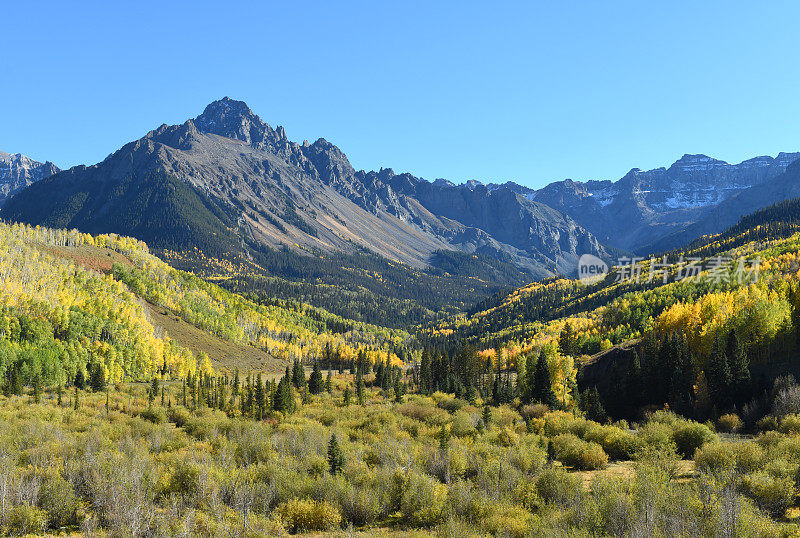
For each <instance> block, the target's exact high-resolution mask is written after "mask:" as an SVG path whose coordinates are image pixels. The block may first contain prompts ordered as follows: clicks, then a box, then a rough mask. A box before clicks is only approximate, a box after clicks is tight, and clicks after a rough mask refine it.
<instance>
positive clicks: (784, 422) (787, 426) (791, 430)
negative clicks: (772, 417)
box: [780, 415, 800, 435]
mask: <svg viewBox="0 0 800 538" xmlns="http://www.w3.org/2000/svg"><path fill="white" fill-rule="evenodd" d="M780 431H781V432H782V433H786V434H789V435H798V434H800V415H786V416H785V417H783V419H781V426H780Z"/></svg>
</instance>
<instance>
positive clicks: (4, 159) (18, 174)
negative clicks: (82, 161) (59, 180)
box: [0, 151, 61, 205]
mask: <svg viewBox="0 0 800 538" xmlns="http://www.w3.org/2000/svg"><path fill="white" fill-rule="evenodd" d="M60 171H61V169H60V168H58V167H57V166H56V165H54V164H53V163H51V162H49V161H48V162H45V163H40V162H37V161H34V160H33V159H30V158H28V157H26V156H25V155H22V154H21V153H14V154H9V153H4V152H2V151H0V205H2V204H3V202H5V201H6V199H8V197H9V196H12V195H14V194H16V193H17V192H19V191H21V190H22V189H24V188H25V187H27V186H29V185H32V184H33V183H35V182H37V181H39V180H41V179H44V178H46V177H48V176H51V175H53V174H55V173H57V172H60Z"/></svg>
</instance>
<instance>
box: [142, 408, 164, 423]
mask: <svg viewBox="0 0 800 538" xmlns="http://www.w3.org/2000/svg"><path fill="white" fill-rule="evenodd" d="M139 416H140V417H142V418H143V419H145V420H146V421H148V422H152V423H153V424H163V423H165V422H166V421H167V414H166V413H165V412H164V410H163V409H161V408H157V407H152V408H150V409H144V410H143V411H141V412H140V413H139Z"/></svg>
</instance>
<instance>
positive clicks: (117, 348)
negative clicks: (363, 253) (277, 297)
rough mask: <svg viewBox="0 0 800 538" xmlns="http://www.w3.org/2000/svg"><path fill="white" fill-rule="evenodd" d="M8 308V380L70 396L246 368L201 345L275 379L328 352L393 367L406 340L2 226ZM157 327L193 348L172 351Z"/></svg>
mask: <svg viewBox="0 0 800 538" xmlns="http://www.w3.org/2000/svg"><path fill="white" fill-rule="evenodd" d="M0 297H2V306H1V307H0V372H1V373H2V374H3V375H4V377H5V378H6V379H7V378H9V377H11V378H19V379H20V380H21V381H22V382H23V383H25V384H31V383H33V382H34V381H35V380H36V381H38V382H41V383H43V384H47V385H51V386H52V385H67V384H69V383H71V382H72V380H74V379H75V376H76V375H78V372H81V374H82V375H85V376H88V375H90V373H91V370H92V369H95V368H98V369H101V370H102V371H103V372H104V374H105V377H106V378H107V379H108V380H109V381H111V382H117V381H121V380H136V379H149V378H150V377H152V376H153V374H154V373H155V372H157V371H158V372H159V373H161V374H162V375H167V376H169V377H172V378H183V377H185V376H186V375H187V374H194V373H196V372H198V371H205V372H211V371H212V370H214V369H219V368H222V369H226V368H227V369H231V370H232V369H233V367H234V366H238V365H236V364H233V365H232V364H227V365H226V364H224V363H222V362H220V360H219V357H214V356H213V355H212V358H213V359H215V360H213V361H212V360H211V359H212V358H209V356H208V354H207V351H208V350H207V349H206V347H205V345H204V342H205V343H208V342H212V343H214V344H215V346H216V347H213V346H212V348H211V349H217V348H223V347H226V346H227V347H226V349H227V351H228V352H229V355H230V356H234V355H237V354H242V355H247V354H248V353H249V354H251V355H258V354H261V355H263V358H264V360H263V361H262V362H261V363H260V366H261V367H262V369H267V370H269V369H272V370H273V371H279V370H282V369H283V367H284V366H285V365H286V364H287V363H288V362H290V361H292V360H294V359H309V358H310V359H313V358H315V357H321V355H322V353H323V351H324V350H325V349H328V350H329V352H330V353H335V354H337V355H338V356H339V357H340V358H342V359H344V360H348V359H351V358H354V357H356V356H357V355H358V353H359V351H362V352H363V353H364V355H365V356H367V357H369V358H370V359H371V360H380V361H387V360H388V361H389V362H393V363H396V362H398V361H399V359H398V357H397V353H401V354H402V353H403V351H402V350H405V346H406V344H407V341H408V339H409V335H408V334H407V333H403V332H401V331H390V330H385V329H382V328H379V327H375V326H371V325H367V324H363V323H355V322H349V321H348V320H344V319H342V318H339V317H337V316H334V315H331V314H328V313H327V312H324V311H322V310H319V309H315V308H311V307H307V306H302V305H301V306H291V307H289V306H287V307H282V306H280V305H273V306H263V305H256V304H254V303H252V302H249V301H247V300H245V299H243V298H241V297H240V296H238V295H235V294H233V293H230V292H227V291H225V290H222V289H220V288H218V287H217V286H215V285H212V284H208V283H206V282H204V281H202V280H199V279H197V278H196V277H194V276H192V275H190V274H187V273H183V272H180V271H177V270H175V269H172V268H171V267H169V266H168V265H167V264H165V263H164V262H162V261H160V260H159V259H158V258H156V257H155V256H153V255H151V254H150V253H149V251H148V249H147V246H146V245H145V244H144V243H142V242H141V241H137V240H135V239H131V238H126V237H120V236H116V235H98V236H92V235H88V234H82V233H79V232H77V231H65V230H54V229H49V228H41V227H35V228H34V227H30V226H25V225H19V224H13V225H7V224H2V225H0ZM159 317H164V318H169V319H170V320H171V321H172V325H171V326H170V327H173V326H176V325H180V324H182V325H183V326H185V327H186V328H187V329H186V330H187V332H188V333H189V334H190V335H191V338H183V339H181V341H180V342H178V341H176V340H175V339H172V338H171V336H170V334H169V332H170V330H169V329H168V330H166V331H165V323H164V322H163V320H159V319H158V318H159ZM192 331H193V332H192ZM248 350H250V351H248ZM255 366H259V363H256V365H255Z"/></svg>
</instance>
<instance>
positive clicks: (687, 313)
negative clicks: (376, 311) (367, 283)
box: [419, 201, 800, 420]
mask: <svg viewBox="0 0 800 538" xmlns="http://www.w3.org/2000/svg"><path fill="white" fill-rule="evenodd" d="M797 213H798V203H797V201H792V202H786V203H783V204H779V205H777V206H774V207H771V208H767V209H765V210H763V211H761V212H759V213H756V214H754V215H752V216H749V217H747V218H745V219H743V220H742V222H741V223H739V224H738V225H737V226H735V227H733V228H731V229H730V230H728V231H726V232H725V233H723V234H719V235H716V236H710V237H706V238H703V239H702V240H698V241H697V242H695V243H694V244H692V245H690V246H689V247H687V248H686V249H684V250H682V251H677V252H671V253H669V254H667V255H666V261H665V259H664V257H662V258H660V259H655V260H654V259H650V260H639V261H638V263H637V264H635V265H630V264H628V265H623V266H618V267H616V268H614V270H613V271H612V272H611V273H609V274H608V275H607V276H606V277H605V278H604V279H603V280H602V281H601V282H598V283H595V284H592V285H584V284H582V283H579V282H577V281H573V280H568V279H552V280H549V281H544V282H541V283H536V284H531V285H529V286H526V287H524V288H521V289H519V290H516V291H515V292H513V293H511V294H508V295H505V296H501V297H497V298H496V299H494V300H493V301H489V302H486V303H484V304H483V305H482V306H481V307H479V308H481V309H480V310H479V311H477V312H474V313H472V314H470V315H467V316H462V317H459V318H456V319H452V320H447V321H443V322H438V323H433V324H430V325H428V326H427V327H425V328H423V329H422V331H421V333H420V336H419V338H420V339H421V340H422V341H423V342H424V343H426V344H427V345H429V346H433V347H438V348H439V349H443V350H447V351H448V352H449V354H450V355H455V354H456V353H457V351H456V350H458V349H461V348H462V346H463V345H464V343H465V342H466V343H468V344H470V345H472V346H475V347H476V348H477V349H478V350H479V351H478V355H479V357H484V358H485V359H486V361H487V362H486V365H485V366H484V367H483V368H480V369H479V370H478V371H479V372H482V374H483V375H484V376H486V375H490V373H491V372H492V371H495V372H504V371H507V370H510V371H512V372H516V374H517V379H518V380H519V379H520V377H519V376H520V373H521V372H526V366H527V365H526V363H527V362H529V360H530V357H531V356H539V355H542V354H544V355H545V356H546V357H547V360H548V364H549V365H550V376H551V379H552V383H553V387H552V389H553V392H554V393H555V394H556V395H557V396H558V395H559V394H560V397H561V400H562V402H561V403H562V404H566V403H568V402H569V400H570V398H577V397H578V390H579V387H580V388H581V389H583V390H586V389H589V388H593V387H594V386H595V385H597V386H598V388H599V389H600V391H601V397H602V398H601V399H602V400H603V401H605V402H606V404H607V407H610V409H609V411H612V412H614V413H615V416H618V417H621V416H625V417H635V416H636V413H637V412H639V411H640V410H641V409H642V408H643V407H645V406H647V405H655V406H659V405H663V404H665V403H669V404H670V407H671V408H673V409H678V410H680V411H681V412H682V413H683V414H685V415H688V416H697V417H707V416H709V415H711V416H714V415H718V414H721V413H723V412H727V411H732V410H738V411H742V409H743V406H745V405H746V404H752V405H753V406H755V405H756V403H757V400H758V398H760V397H761V395H762V393H763V391H765V390H766V388H767V386H768V384H769V383H770V380H771V379H772V378H774V377H775V376H776V375H778V374H780V373H788V372H796V371H797V368H796V366H794V364H795V362H796V361H795V358H796V353H797V350H798V327H800V324H799V323H798V321H800V293H798V290H799V289H800V286H799V284H800V279H799V276H798V268H799V267H800V254H799V253H800V234H798V233H796V228H795V227H796V224H795V222H794V221H795V219H796V215H797ZM634 268H635V269H634ZM636 275H638V277H637V278H634V277H635V276H636ZM631 342H633V343H634V344H635V345H633V346H630V345H628V348H629V352H627V353H617V354H616V355H614V354H611V355H609V354H602V353H601V352H603V351H604V350H609V349H610V348H612V346H615V345H617V344H623V343H628V344H629V343H631ZM595 354H600V355H598V357H600V358H602V360H601V359H600V358H597V359H595V358H591V359H589V357H590V356H593V355H595ZM612 356H623V357H624V358H623V359H621V360H619V361H615V360H614V359H613V358H612ZM480 362H481V361H480V360H479V361H478V364H480ZM534 364H536V360H535V359H534V360H533V362H532V363H531V365H534ZM582 366H583V367H584V368H581V367H582ZM582 369H585V370H586V372H584V374H585V375H583V376H582V372H581V370H582ZM565 370H566V373H565ZM498 375H499V374H498ZM521 379H522V380H523V381H524V380H525V377H524V375H523V377H522V378H521ZM557 379H562V380H563V379H566V380H567V385H568V386H567V388H566V389H565V388H564V385H563V384H562V385H560V386H559V385H557V384H556V380H557ZM648 380H650V381H648ZM518 383H519V382H518ZM522 385H523V386H524V383H523V384H522ZM644 386H647V387H650V389H649V390H647V391H646V392H641V389H640V388H636V387H644ZM653 387H658V390H654V389H653ZM513 394H517V395H520V394H521V392H520V389H519V388H517V389H516V392H514V391H512V392H511V393H510V394H509V396H508V397H509V398H510V397H513ZM723 394H724V397H723V396H722V395H723ZM754 399H755V400H754ZM610 402H613V405H612V403H610ZM751 410H752V411H753V413H754V414H757V413H758V412H757V411H755V407H751ZM761 412H763V411H761ZM757 418H758V417H755V418H754V419H753V420H757Z"/></svg>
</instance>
